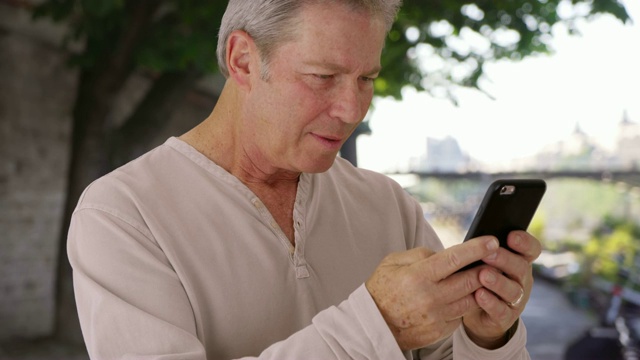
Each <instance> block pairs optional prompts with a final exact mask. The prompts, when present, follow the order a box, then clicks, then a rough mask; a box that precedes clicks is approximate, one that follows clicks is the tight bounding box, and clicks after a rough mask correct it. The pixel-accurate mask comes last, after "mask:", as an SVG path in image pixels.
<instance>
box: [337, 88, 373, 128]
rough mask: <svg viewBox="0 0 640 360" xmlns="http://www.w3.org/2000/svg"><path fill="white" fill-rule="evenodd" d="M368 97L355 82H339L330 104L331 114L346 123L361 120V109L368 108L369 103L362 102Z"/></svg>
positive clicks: (362, 115)
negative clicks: (339, 84)
mask: <svg viewBox="0 0 640 360" xmlns="http://www.w3.org/2000/svg"><path fill="white" fill-rule="evenodd" d="M369 98H370V97H369V96H368V95H367V93H366V92H365V91H364V90H362V89H361V88H360V86H359V84H358V83H357V82H355V83H352V82H349V83H345V84H341V86H340V87H339V89H338V91H336V92H335V94H334V98H333V103H332V106H331V116H332V117H334V118H337V119H340V120H341V121H342V122H345V123H348V124H355V123H358V122H360V121H361V120H362V118H363V117H364V115H365V114H363V113H362V112H363V109H368V107H369V104H363V102H366V101H370V100H367V99H369Z"/></svg>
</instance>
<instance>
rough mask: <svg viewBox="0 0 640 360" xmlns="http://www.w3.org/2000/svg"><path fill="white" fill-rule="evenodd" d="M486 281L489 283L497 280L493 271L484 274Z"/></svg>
mask: <svg viewBox="0 0 640 360" xmlns="http://www.w3.org/2000/svg"><path fill="white" fill-rule="evenodd" d="M484 281H486V282H487V283H489V284H493V283H494V282H496V276H495V275H494V274H493V273H492V272H488V273H486V274H485V275H484Z"/></svg>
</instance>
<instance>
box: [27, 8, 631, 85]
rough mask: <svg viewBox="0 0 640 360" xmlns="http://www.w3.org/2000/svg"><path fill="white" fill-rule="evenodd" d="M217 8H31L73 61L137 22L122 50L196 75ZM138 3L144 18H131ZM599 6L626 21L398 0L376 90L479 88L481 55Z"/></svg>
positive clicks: (91, 60)
mask: <svg viewBox="0 0 640 360" xmlns="http://www.w3.org/2000/svg"><path fill="white" fill-rule="evenodd" d="M141 4H146V6H145V5H142V6H141ZM225 7H226V2H224V1H204V0H156V1H150V0H140V1H135V2H134V1H124V0H104V1H90V0H51V1H47V2H44V3H43V4H42V5H41V6H39V7H37V8H36V10H35V13H34V14H35V15H36V17H42V16H48V17H50V18H53V19H54V20H57V21H65V22H67V23H68V24H69V27H70V30H69V36H68V40H74V41H80V42H82V43H83V44H84V45H85V47H84V50H83V51H81V52H80V53H77V54H74V56H73V57H72V61H71V62H72V64H73V65H76V66H80V67H82V68H89V67H92V66H95V65H96V64H97V63H99V62H100V61H101V60H103V59H105V56H108V54H110V53H112V52H113V51H114V48H115V47H117V46H119V44H118V42H116V41H115V40H116V39H121V38H122V35H123V34H125V33H126V32H127V31H128V30H129V29H130V28H132V27H136V26H138V27H144V28H143V29H141V30H142V31H143V35H142V36H141V38H140V40H139V41H138V42H137V44H136V47H135V49H134V50H135V51H133V53H132V54H131V56H132V59H131V60H132V61H133V63H134V64H135V67H137V68H141V69H146V70H150V71H153V72H166V71H184V70H191V71H197V72H199V73H202V74H205V73H212V72H215V71H216V69H217V64H216V61H215V47H216V35H217V30H218V28H219V25H220V19H221V17H222V14H223V12H224V9H225ZM141 8H144V9H146V10H141ZM144 11H146V16H147V17H149V18H150V19H148V20H147V21H144V22H143V23H140V22H139V21H140V20H141V19H142V18H143V17H144V15H143V14H141V13H142V12H144ZM599 14H611V15H613V16H614V17H616V18H617V19H619V20H621V21H623V22H625V21H628V20H629V17H628V14H627V12H626V10H625V8H624V6H623V5H622V4H621V3H620V2H618V1H617V0H585V1H578V0H497V1H494V0H491V1H488V0H479V1H475V2H469V1H465V0H446V1H432V2H425V1H424V0H405V1H404V3H403V7H402V9H401V11H400V13H399V15H398V18H397V21H396V22H395V24H394V26H393V28H392V30H391V32H390V34H389V37H388V41H387V46H386V49H385V52H384V54H383V73H382V74H381V77H380V78H379V80H378V81H377V82H376V93H377V95H380V96H388V95H390V96H393V97H396V98H401V89H402V87H404V86H407V85H408V86H413V87H415V88H416V89H418V90H426V91H429V92H432V93H434V94H442V93H447V94H449V95H451V93H450V92H449V91H448V90H449V89H450V88H451V87H452V86H455V85H458V86H466V87H475V88H479V86H478V80H479V79H480V78H481V77H482V75H483V67H484V64H486V63H488V62H492V61H496V60H500V59H511V60H520V59H523V58H525V57H527V56H530V55H533V54H544V53H549V52H550V48H549V41H550V39H551V36H552V28H553V26H554V25H556V24H558V23H563V24H564V25H566V27H567V29H568V30H569V31H570V32H576V25H575V24H576V20H578V19H582V18H591V17H594V16H597V15H599ZM424 62H427V63H429V65H424Z"/></svg>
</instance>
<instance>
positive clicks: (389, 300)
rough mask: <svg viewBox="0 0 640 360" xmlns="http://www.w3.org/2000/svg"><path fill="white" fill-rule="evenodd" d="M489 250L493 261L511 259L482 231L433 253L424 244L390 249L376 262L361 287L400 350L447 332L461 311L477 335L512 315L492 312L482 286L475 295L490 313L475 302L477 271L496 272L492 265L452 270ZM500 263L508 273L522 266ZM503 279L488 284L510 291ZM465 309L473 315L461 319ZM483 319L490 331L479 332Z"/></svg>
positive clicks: (491, 303) (458, 320) (458, 321)
mask: <svg viewBox="0 0 640 360" xmlns="http://www.w3.org/2000/svg"><path fill="white" fill-rule="evenodd" d="M523 246H524V245H523ZM523 246H519V245H517V246H515V247H514V249H522V247H523ZM527 246H529V245H527ZM503 250H504V249H503ZM504 251H508V250H504ZM492 255H495V260H494V261H493V264H496V265H500V266H503V262H513V261H514V260H513V259H511V258H510V257H508V256H507V255H505V254H504V253H503V252H502V250H499V249H498V241H497V240H496V239H495V238H494V237H491V236H483V237H479V238H476V239H472V240H469V241H466V242H464V243H462V244H460V245H456V246H452V247H450V248H448V249H445V250H443V251H440V252H438V253H435V252H433V251H431V250H428V249H425V248H416V249H413V250H409V251H405V252H402V253H394V254H391V255H389V256H387V257H386V258H385V259H384V260H383V261H382V262H381V263H380V265H379V266H378V268H377V269H376V270H375V271H374V273H373V275H372V276H371V278H369V280H367V282H366V287H367V289H368V290H369V293H370V294H371V296H372V297H373V299H374V301H375V302H376V305H377V306H378V308H379V309H380V312H381V313H382V316H383V317H384V319H385V321H386V322H387V324H388V325H389V328H390V329H391V332H392V333H393V335H394V336H395V338H396V341H397V342H398V345H400V348H401V349H402V350H411V349H416V348H420V347H424V346H427V345H430V344H433V343H435V342H437V341H438V340H441V339H443V338H445V337H447V336H449V335H451V333H453V331H455V329H457V328H458V327H459V326H460V324H461V322H462V317H463V316H465V321H466V322H468V323H469V326H470V328H469V329H470V330H471V333H473V334H474V335H477V336H479V337H480V338H482V339H484V338H485V337H491V336H493V335H494V333H498V332H499V331H500V330H501V329H502V328H503V327H504V326H506V324H507V320H511V319H512V317H511V316H507V317H505V316H502V313H500V314H497V315H496V316H494V312H495V311H497V310H495V309H494V307H495V308H497V307H498V306H497V305H496V304H494V301H493V300H495V299H488V298H489V294H488V293H489V292H488V291H487V290H484V289H483V290H479V292H481V293H482V294H485V293H486V295H483V297H482V298H481V300H482V301H483V304H485V306H488V308H487V309H489V310H490V311H491V315H490V316H489V315H487V314H484V315H483V314H482V313H481V312H480V311H479V310H480V308H479V307H478V304H477V303H476V299H477V298H480V297H479V294H478V292H477V291H476V290H478V289H480V288H481V287H482V286H485V285H484V284H483V283H481V280H480V279H481V276H480V274H481V273H482V274H485V275H484V276H487V275H486V274H492V273H496V270H495V269H493V270H491V269H488V267H487V266H478V267H475V268H472V269H470V270H467V271H464V272H459V273H456V271H457V270H459V269H461V268H463V267H464V266H466V265H468V264H471V263H473V262H475V261H477V260H480V259H483V258H488V257H491V256H492ZM507 258H508V259H507ZM503 267H504V268H508V270H509V272H508V273H509V274H511V273H517V274H521V273H522V272H524V270H523V269H520V268H521V267H522V264H519V263H518V265H512V266H506V265H504V266H503ZM511 267H517V269H511ZM500 269H502V268H500ZM488 271H492V273H487V272H488ZM503 271H504V270H503ZM505 272H506V271H505ZM525 277H526V276H523V278H525ZM505 282H506V280H504V279H500V281H496V282H494V283H493V287H492V288H491V289H494V288H496V285H497V284H499V285H500V289H499V290H500V291H501V293H503V292H504V294H505V296H507V295H510V293H509V294H506V292H507V291H510V290H511V287H509V289H506V287H507V285H510V286H513V284H507V285H505V284H504V283H505ZM502 287H505V289H503V288H502ZM529 289H530V286H529ZM474 293H475V294H474ZM527 294H528V293H527ZM509 300H511V298H509ZM502 303H503V304H504V302H502ZM469 313H472V314H474V315H473V316H471V317H470V318H469V319H467V317H466V314H469ZM514 313H515V312H514ZM503 320H504V321H503ZM514 321H515V320H514ZM466 322H465V323H466ZM487 323H488V324H490V326H491V331H490V332H489V333H488V334H484V333H483V330H482V328H481V326H482V325H483V324H487ZM512 323H513V322H512ZM506 328H507V329H508V326H507V327H506ZM503 334H504V331H503Z"/></svg>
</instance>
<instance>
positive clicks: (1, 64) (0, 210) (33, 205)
mask: <svg viewBox="0 0 640 360" xmlns="http://www.w3.org/2000/svg"><path fill="white" fill-rule="evenodd" d="M0 13H1V14H2V15H1V16H0V79H2V80H1V81H0V324H2V325H0V339H6V338H13V337H38V336H44V335H48V334H49V333H50V332H51V329H52V326H53V306H54V302H53V299H54V284H55V276H54V275H55V268H56V260H57V249H58V239H59V237H60V223H61V216H62V204H63V200H64V196H63V194H64V187H65V181H64V179H65V175H66V171H67V158H68V144H69V136H70V124H71V123H70V115H69V114H70V108H71V106H72V102H73V99H74V97H75V91H74V90H75V82H76V74H75V72H73V71H71V70H69V69H67V68H66V67H65V56H64V53H63V52H61V51H60V50H59V49H57V48H56V47H55V46H54V45H53V41H52V40H53V38H51V37H50V35H51V34H53V33H55V32H56V31H58V30H57V29H55V28H54V27H49V29H50V31H48V30H45V29H40V30H37V29H36V28H35V27H34V26H33V25H30V23H31V21H30V18H29V16H28V14H27V13H26V11H22V10H19V9H16V8H12V7H9V6H7V5H2V4H1V3H0ZM45 26H46V25H45ZM36 30H37V31H43V30H44V33H47V37H49V38H46V37H40V38H36V37H34V36H33V31H36Z"/></svg>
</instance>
